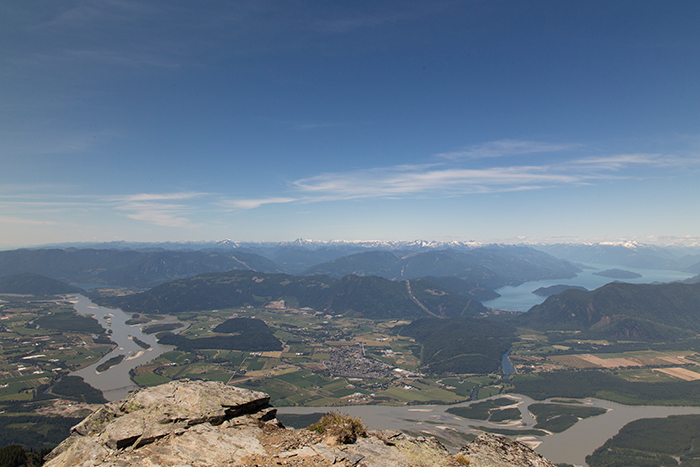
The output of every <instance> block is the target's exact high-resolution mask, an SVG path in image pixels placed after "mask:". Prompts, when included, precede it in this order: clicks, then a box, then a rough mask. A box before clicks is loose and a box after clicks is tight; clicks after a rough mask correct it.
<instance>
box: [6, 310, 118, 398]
mask: <svg viewBox="0 0 700 467" xmlns="http://www.w3.org/2000/svg"><path fill="white" fill-rule="evenodd" d="M0 299H2V300H3V302H2V303H0V402H3V401H9V402H11V401H27V400H31V399H33V398H34V397H35V395H36V391H37V388H39V387H40V386H42V385H45V384H48V383H49V382H51V381H52V380H53V379H54V378H56V377H57V376H58V375H61V374H65V373H67V372H68V371H74V370H78V369H81V368H83V367H85V366H88V365H91V364H92V363H94V362H96V361H98V360H99V359H100V358H101V357H102V356H104V355H105V354H107V353H108V352H109V351H111V350H112V348H113V343H112V342H111V341H110V339H109V337H108V336H107V335H106V333H105V331H104V329H102V327H100V326H99V324H98V323H97V321H96V320H94V319H92V318H86V317H83V316H79V315H77V314H76V313H74V310H73V308H72V306H71V305H70V304H69V303H66V302H63V301H62V300H60V299H59V300H55V301H51V300H48V301H47V300H33V299H32V297H30V296H25V297H17V296H3V297H0Z"/></svg>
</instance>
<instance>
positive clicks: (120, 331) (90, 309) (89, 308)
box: [71, 295, 178, 401]
mask: <svg viewBox="0 0 700 467" xmlns="http://www.w3.org/2000/svg"><path fill="white" fill-rule="evenodd" d="M71 302H72V303H73V306H74V307H75V310H76V311H77V312H78V313H80V314H81V315H83V316H93V317H95V319H97V321H98V322H99V323H100V325H101V326H102V327H103V328H105V329H107V330H111V331H112V335H111V336H110V339H112V340H113V341H114V342H115V343H116V344H117V347H116V348H115V349H114V350H112V351H111V352H110V353H108V354H107V355H105V356H104V357H102V358H101V359H100V360H99V361H97V362H95V363H93V364H92V365H90V366H88V367H86V368H83V369H82V370H79V371H74V372H72V373H71V375H75V376H81V377H82V378H83V379H84V380H85V381H86V382H87V383H89V384H90V385H91V386H93V387H95V388H97V389H99V390H101V391H102V392H103V393H104V396H105V398H106V399H107V400H110V401H113V400H119V399H123V398H125V397H126V396H127V395H128V394H129V391H132V390H134V389H136V388H137V387H138V386H136V385H135V384H134V383H133V381H131V378H130V377H129V370H131V369H133V368H136V367H137V366H139V365H143V364H144V363H148V362H150V361H152V360H155V359H156V358H158V357H159V356H160V355H162V354H164V353H165V352H168V351H169V350H172V349H173V348H174V347H172V346H169V345H160V344H158V342H157V341H156V338H155V335H153V334H144V333H143V332H142V331H141V327H142V326H143V325H134V326H129V325H127V324H126V321H127V320H128V319H129V318H131V316H129V315H127V314H126V313H124V312H123V311H122V310H119V309H113V308H105V307H101V306H97V305H95V304H94V303H93V302H92V301H91V300H90V299H89V298H87V297H85V296H83V295H78V296H77V297H71ZM173 322H178V320H177V319H176V318H174V317H171V316H165V317H164V318H163V319H162V320H159V321H151V322H149V323H147V324H146V325H148V326H150V325H152V324H162V323H173ZM175 332H177V331H175ZM134 337H136V338H138V339H140V340H141V341H143V342H146V343H147V344H149V345H150V346H151V347H150V348H149V349H142V348H141V347H140V346H139V345H138V344H137V343H136V342H134V340H133V338H134ZM118 355H124V356H125V357H126V358H124V360H122V361H121V363H119V364H118V365H115V366H113V367H111V368H109V369H108V370H105V371H103V372H101V373H98V372H97V370H96V368H97V366H98V365H99V364H101V363H102V362H105V361H107V360H109V359H110V358H112V357H116V356H118Z"/></svg>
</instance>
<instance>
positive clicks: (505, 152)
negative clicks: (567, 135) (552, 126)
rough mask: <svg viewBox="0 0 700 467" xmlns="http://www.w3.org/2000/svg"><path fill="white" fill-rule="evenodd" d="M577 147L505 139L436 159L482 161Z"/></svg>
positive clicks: (445, 153)
mask: <svg viewBox="0 0 700 467" xmlns="http://www.w3.org/2000/svg"><path fill="white" fill-rule="evenodd" d="M576 147H578V146H577V145H574V144H556V143H543V142H539V141H517V140H510V139H505V140H501V141H492V142H488V143H483V144H477V145H473V146H469V147H467V148H465V149H463V150H461V151H453V152H443V153H440V154H437V156H438V157H444V158H446V159H483V158H492V157H506V156H519V155H525V154H536V153H545V152H555V151H568V150H571V149H574V148H576Z"/></svg>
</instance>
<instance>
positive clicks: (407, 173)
mask: <svg viewBox="0 0 700 467" xmlns="http://www.w3.org/2000/svg"><path fill="white" fill-rule="evenodd" d="M576 148H580V146H578V145H574V144H550V143H543V142H532V141H515V140H504V141H496V142H490V143H484V144H480V145H475V146H471V147H470V148H467V149H466V150H464V151H461V152H459V153H445V154H440V155H439V156H440V157H439V158H438V159H439V160H440V159H441V160H442V161H441V162H438V163H431V164H420V165H396V166H390V167H378V168H371V169H364V170H354V171H348V172H333V173H324V174H319V175H315V176H311V177H307V178H303V179H299V180H296V181H294V182H292V183H291V184H290V187H291V193H290V196H286V197H269V198H260V199H250V200H245V199H237V200H235V201H230V202H229V203H230V205H231V206H234V207H236V208H238V209H253V208H257V207H260V206H262V205H265V204H279V203H294V202H296V203H311V202H323V201H334V200H350V199H361V198H410V197H449V196H460V195H469V194H476V193H482V194H483V193H499V192H513V191H523V190H538V189H545V188H554V187H559V186H575V185H589V184H592V183H595V182H596V181H601V180H614V179H623V178H630V177H633V176H635V177H640V176H642V177H644V176H651V175H650V174H649V172H648V171H644V169H645V168H647V169H648V168H655V169H662V168H673V167H675V168H679V167H687V166H690V165H695V166H698V165H700V159H697V158H682V157H678V156H675V155H668V154H660V153H659V154H645V153H630V154H612V155H606V156H593V157H586V156H580V157H576V158H572V157H571V151H572V150H573V149H576ZM543 152H563V153H565V156H566V157H558V158H557V159H558V160H562V159H563V160H562V161H561V162H554V163H540V164H533V163H529V164H524V165H518V164H509V165H506V166H501V165H498V166H492V167H485V168H481V167H476V168H475V167H470V166H469V165H470V164H471V160H472V159H475V158H496V157H503V156H509V155H521V154H523V155H524V154H533V153H543ZM580 152H581V151H577V153H580ZM472 165H473V164H472Z"/></svg>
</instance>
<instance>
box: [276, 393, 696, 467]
mask: <svg viewBox="0 0 700 467" xmlns="http://www.w3.org/2000/svg"><path fill="white" fill-rule="evenodd" d="M496 397H503V396H496ZM508 397H513V398H516V399H517V400H518V401H519V402H518V408H519V409H520V412H521V413H522V415H523V420H522V422H520V423H518V424H498V423H489V422H485V421H483V420H469V419H465V418H462V417H457V416H455V415H452V414H449V413H447V412H445V410H446V409H448V408H449V407H456V406H455V405H451V406H450V405H424V406H418V405H409V406H401V407H386V406H376V405H373V406H367V405H364V406H349V407H281V408H279V409H278V411H279V412H280V413H281V414H285V413H288V414H309V413H318V412H321V413H324V412H330V411H334V410H336V411H340V412H344V413H348V414H350V415H352V416H355V417H360V418H362V421H364V422H365V424H366V425H367V426H368V428H370V429H373V430H410V431H419V432H420V431H426V432H427V433H430V432H431V431H432V432H435V431H438V432H439V431H440V430H444V429H446V428H452V429H457V430H460V431H464V432H467V433H469V432H473V433H477V432H475V431H474V430H473V429H472V428H470V425H472V426H488V427H492V428H493V427H500V428H508V429H514V428H532V427H533V426H534V425H535V420H534V419H533V417H532V415H531V414H530V413H529V411H528V410H527V408H528V407H529V405H530V404H532V403H533V402H540V401H533V400H532V399H530V398H529V397H527V396H523V395H520V394H508ZM580 402H582V403H583V404H585V405H587V406H595V407H604V408H607V409H608V412H607V413H605V414H603V415H598V416H596V417H591V418H587V419H584V420H581V421H579V422H578V423H576V425H574V426H573V427H571V428H569V429H568V430H566V431H565V432H563V433H558V434H553V435H549V436H543V437H538V436H527V437H524V438H522V440H524V441H528V442H529V443H532V445H537V447H536V449H535V450H536V451H537V452H539V453H540V454H542V455H543V456H545V457H546V458H547V459H549V460H550V461H552V462H554V463H568V464H573V465H577V466H585V465H587V464H586V463H585V458H586V456H587V455H588V454H591V453H592V452H593V451H594V450H595V449H596V448H598V447H600V446H601V445H603V443H605V441H607V440H608V438H610V437H612V436H614V435H615V434H617V432H618V431H619V430H620V428H622V427H623V426H624V425H626V424H627V423H629V422H631V421H633V420H638V419H640V418H657V417H667V416H669V415H683V414H700V407H656V406H627V405H621V404H616V403H614V402H610V401H604V400H598V399H582V400H581V401H580ZM460 405H467V404H466V403H465V404H458V405H457V406H460Z"/></svg>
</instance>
